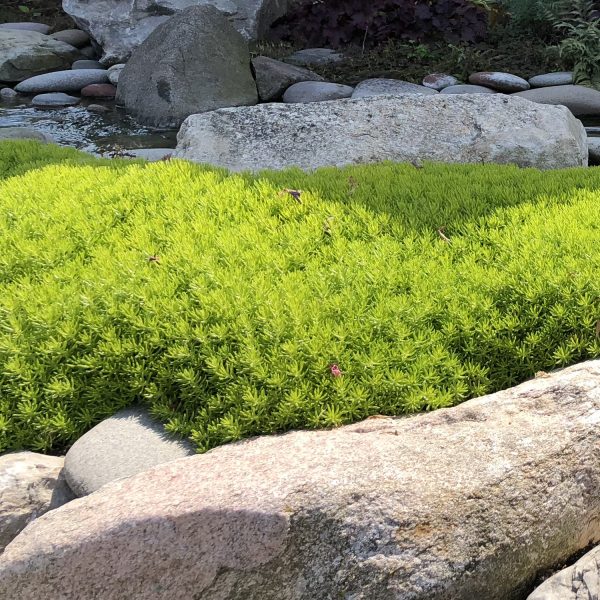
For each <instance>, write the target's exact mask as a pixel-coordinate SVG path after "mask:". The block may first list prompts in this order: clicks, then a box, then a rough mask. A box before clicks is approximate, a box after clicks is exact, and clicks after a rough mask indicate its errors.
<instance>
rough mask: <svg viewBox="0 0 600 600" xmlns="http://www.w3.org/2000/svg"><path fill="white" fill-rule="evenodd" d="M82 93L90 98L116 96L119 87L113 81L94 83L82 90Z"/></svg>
mask: <svg viewBox="0 0 600 600" xmlns="http://www.w3.org/2000/svg"><path fill="white" fill-rule="evenodd" d="M81 95H82V96H85V97H88V98H114V97H115V96H116V95H117V88H116V87H115V86H114V85H113V84H112V83H92V84H91V85H86V86H85V87H84V88H83V89H82V90H81Z"/></svg>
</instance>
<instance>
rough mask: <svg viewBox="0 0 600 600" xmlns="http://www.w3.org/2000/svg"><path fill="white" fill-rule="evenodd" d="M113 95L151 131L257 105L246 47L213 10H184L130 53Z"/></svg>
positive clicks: (225, 20) (224, 17)
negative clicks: (225, 109)
mask: <svg viewBox="0 0 600 600" xmlns="http://www.w3.org/2000/svg"><path fill="white" fill-rule="evenodd" d="M216 48H218V52H216V51H215V49H216ZM117 89H118V92H117V102H118V103H119V104H121V105H122V106H124V107H125V109H126V110H127V112H128V113H130V114H131V115H133V116H134V117H135V118H136V119H137V120H138V121H140V122H141V123H144V124H145V125H151V126H155V127H179V125H181V123H182V122H183V120H184V119H185V118H186V117H187V116H189V115H191V114H195V113H201V112H206V111H210V110H215V109H217V108H222V107H225V106H246V105H252V104H256V103H257V102H258V92H257V90H256V83H255V81H254V78H253V77H252V71H251V69H250V51H249V49H248V44H247V42H246V40H245V39H244V38H243V36H242V35H241V34H240V33H239V32H238V31H237V30H236V29H235V28H234V27H233V25H232V24H231V23H230V22H229V20H228V19H227V17H226V16H225V15H224V14H223V13H222V12H220V11H219V10H217V9H216V8H215V7H214V6H195V7H191V8H188V9H186V10H184V11H182V12H180V13H178V14H177V15H175V16H174V17H171V19H169V20H168V21H166V22H165V23H163V24H162V25H160V26H159V27H157V28H156V29H155V30H154V31H153V32H152V33H151V34H150V36H149V37H148V39H147V40H146V41H145V42H143V43H142V45H141V46H139V48H137V49H136V50H135V51H134V52H133V54H132V56H131V58H130V59H129V61H128V62H127V64H126V66H125V68H124V69H123V70H122V71H121V74H120V75H119V85H118V88H117Z"/></svg>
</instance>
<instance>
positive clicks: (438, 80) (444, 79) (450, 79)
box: [423, 73, 460, 92]
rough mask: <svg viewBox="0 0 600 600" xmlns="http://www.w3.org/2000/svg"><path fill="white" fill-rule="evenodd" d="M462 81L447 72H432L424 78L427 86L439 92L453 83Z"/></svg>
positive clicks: (424, 83) (456, 83)
mask: <svg viewBox="0 0 600 600" xmlns="http://www.w3.org/2000/svg"><path fill="white" fill-rule="evenodd" d="M459 83H460V82H459V81H458V79H456V77H454V76H453V75H448V74H447V73H431V75H427V77H425V78H424V79H423V85H424V86H425V87H428V88H431V89H433V90H437V91H438V92H439V91H441V90H443V89H444V88H447V87H450V86H451V85H458V84H459Z"/></svg>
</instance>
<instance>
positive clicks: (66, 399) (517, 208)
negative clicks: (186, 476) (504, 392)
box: [0, 142, 600, 451]
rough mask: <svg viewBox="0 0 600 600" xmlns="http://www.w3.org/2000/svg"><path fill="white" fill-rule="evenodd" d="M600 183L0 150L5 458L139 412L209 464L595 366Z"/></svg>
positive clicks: (395, 167) (582, 176)
mask: <svg viewBox="0 0 600 600" xmlns="http://www.w3.org/2000/svg"><path fill="white" fill-rule="evenodd" d="M599 198H600V170H596V169H573V170H565V171H558V172H539V171H536V170H531V169H530V170H523V169H518V168H516V167H511V166H497V165H429V164H426V165H423V166H422V167H421V168H416V167H414V166H412V165H401V164H389V163H386V164H381V165H370V166H361V167H359V166H357V167H351V168H345V169H333V168H332V169H321V170H318V171H316V172H314V173H304V172H301V171H298V170H288V171H283V172H273V173H271V172H264V173H261V174H259V175H251V174H235V175H233V174H229V173H227V172H225V171H223V170H219V169H210V168H207V167H200V166H197V165H193V164H190V163H187V162H184V161H179V160H171V161H168V162H163V163H154V164H142V163H139V164H132V163H128V162H126V161H122V160H115V161H111V160H103V161H97V162H96V161H94V159H92V158H91V157H89V156H86V155H81V154H78V153H76V152H74V151H65V150H63V149H60V148H53V147H50V146H43V145H38V144H35V143H32V142H14V143H4V144H0V451H5V450H8V449H23V448H28V449H32V450H37V451H49V450H52V449H64V448H66V447H68V446H69V444H71V443H72V442H73V441H74V440H76V439H77V438H78V437H79V436H80V435H82V434H83V433H84V432H85V431H86V430H87V429H89V428H90V427H92V426H93V425H94V424H95V423H97V422H98V421H99V420H101V419H102V418H105V417H107V416H109V415H111V414H113V413H114V412H116V411H117V410H119V409H121V408H123V407H125V406H128V405H131V404H136V403H141V404H143V405H146V406H147V407H149V409H150V411H151V412H152V414H153V415H154V416H156V417H157V418H159V419H161V420H162V421H163V422H164V423H166V425H167V428H168V429H169V430H170V431H172V432H174V433H177V434H179V435H182V436H187V437H189V438H190V439H192V440H193V441H194V442H195V443H196V445H197V447H198V449H199V450H201V451H204V450H207V449H209V448H211V447H214V446H215V445H217V444H222V443H224V442H228V441H232V440H237V439H241V438H244V437H247V436H251V435H256V434H265V433H274V432H279V431H286V430H290V429H295V428H317V427H318V428H322V427H335V426H338V425H341V424H343V423H349V422H353V421H357V420H360V419H363V418H365V417H367V416H369V415H373V414H382V413H383V414H392V415H399V414H406V413H414V412H416V411H421V410H433V409H436V408H439V407H444V406H451V405H453V404H456V403H458V402H462V401H464V400H466V399H468V398H471V397H474V396H479V395H482V394H485V393H487V392H492V391H495V390H497V389H500V388H505V387H507V386H510V385H513V384H516V383H518V382H519V381H522V380H523V379H525V378H527V377H531V376H533V374H534V373H535V372H536V371H538V370H550V369H552V368H554V367H560V366H563V365H566V364H569V363H573V362H576V361H579V360H582V359H585V358H592V357H598V356H600V340H599V339H598V334H597V331H598V327H597V324H598V320H599V319H600V280H599V279H598V276H597V273H598V268H599V266H600V250H599V248H600V229H599V228H598V222H600V202H599Z"/></svg>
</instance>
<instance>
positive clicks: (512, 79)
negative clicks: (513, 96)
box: [469, 71, 530, 94]
mask: <svg viewBox="0 0 600 600" xmlns="http://www.w3.org/2000/svg"><path fill="white" fill-rule="evenodd" d="M469 83H471V84H473V85H483V86H485V87H490V88H492V89H494V90H497V91H498V92H504V93H505V94H509V93H511V92H521V91H523V90H528V89H529V87H530V86H529V83H528V82H527V81H526V80H525V79H523V78H522V77H517V76H516V75H511V74H510V73H500V72H497V71H482V72H480V73H473V74H472V75H471V76H470V77H469Z"/></svg>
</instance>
